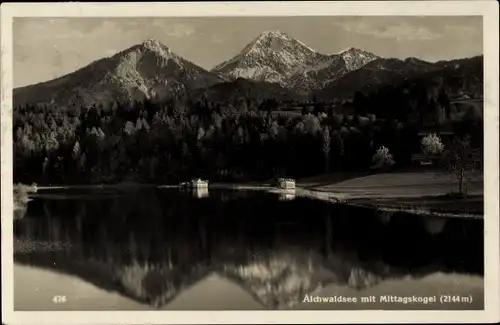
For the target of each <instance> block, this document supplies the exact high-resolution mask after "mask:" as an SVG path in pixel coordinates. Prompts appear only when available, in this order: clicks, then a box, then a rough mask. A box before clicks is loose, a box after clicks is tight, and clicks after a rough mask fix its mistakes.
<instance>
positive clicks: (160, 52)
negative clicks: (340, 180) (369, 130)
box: [13, 31, 482, 106]
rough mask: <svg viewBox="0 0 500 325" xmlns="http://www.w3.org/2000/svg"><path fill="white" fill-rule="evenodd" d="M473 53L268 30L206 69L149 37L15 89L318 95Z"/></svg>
mask: <svg viewBox="0 0 500 325" xmlns="http://www.w3.org/2000/svg"><path fill="white" fill-rule="evenodd" d="M478 57H482V55H481V56H478ZM472 59H473V58H462V59H455V60H449V61H446V60H440V61H437V62H434V63H433V62H428V61H425V60H422V59H419V58H416V57H408V58H405V59H396V58H381V57H378V56H376V55H375V54H373V53H371V52H368V51H365V50H362V49H358V48H354V47H349V48H347V49H344V50H343V51H340V52H338V53H336V54H322V53H319V52H317V51H315V50H313V49H312V48H311V47H309V46H308V45H306V44H304V43H302V42H301V41H299V40H296V39H294V38H292V37H291V36H289V35H288V34H286V33H282V32H280V31H267V32H263V33H261V34H260V35H259V36H258V37H256V38H255V39H253V40H252V41H251V42H250V43H248V44H247V45H246V46H245V47H244V48H243V49H242V50H241V51H240V52H239V54H238V55H236V56H235V57H233V58H231V59H229V60H226V61H224V62H222V63H220V64H218V65H216V67H214V68H213V69H211V70H206V69H204V68H202V67H200V66H198V65H196V64H195V63H193V62H191V61H189V60H186V59H184V58H183V57H181V56H179V55H178V54H176V53H175V52H173V51H172V50H171V49H170V48H169V47H168V46H166V45H164V44H162V43H161V42H159V41H157V40H154V39H148V40H145V41H143V42H142V43H140V44H136V45H134V46H131V47H129V48H127V49H124V50H122V51H120V52H118V53H116V54H114V55H112V56H110V57H105V58H102V59H99V60H95V61H93V62H91V63H89V64H88V65H86V66H84V67H82V68H80V69H78V70H76V71H74V72H71V73H68V74H66V75H63V76H61V77H58V78H55V79H52V80H49V81H45V82H40V83H37V84H32V85H28V86H23V87H18V88H15V89H14V90H13V97H14V104H15V105H25V104H38V103H45V104H55V105H58V106H77V105H87V106H90V105H93V104H100V103H109V102H113V101H133V100H144V99H150V100H155V99H156V100H164V99H166V98H186V97H188V96H190V94H191V93H193V92H194V93H198V94H199V93H200V92H201V91H202V90H203V89H204V90H206V91H208V92H209V93H211V96H210V97H213V98H218V99H221V98H224V96H226V97H232V96H249V95H252V96H255V95H256V94H262V96H263V97H264V99H265V98H275V97H277V98H287V99H289V98H304V96H310V95H313V96H314V97H316V98H318V99H322V100H328V99H329V98H330V97H332V96H333V95H335V96H337V97H350V96H352V94H353V93H354V92H355V91H357V90H363V89H364V90H369V89H373V88H376V87H379V86H381V85H384V84H391V83H392V84H394V83H400V82H403V81H404V80H407V79H408V78H413V77H415V76H418V75H420V74H425V73H428V72H431V71H438V70H440V69H462V67H464V66H465V67H467V62H469V61H470V60H472ZM478 68H479V67H476V68H475V69H476V70H477V69H478ZM238 69H239V70H238ZM474 71H475V70H474ZM242 75H243V77H242ZM241 79H245V80H248V82H244V81H242V80H241ZM370 87H371V88H370ZM294 93H296V95H297V96H296V95H295V94H294ZM332 94H333V95H332Z"/></svg>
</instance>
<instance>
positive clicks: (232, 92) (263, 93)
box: [191, 78, 305, 102]
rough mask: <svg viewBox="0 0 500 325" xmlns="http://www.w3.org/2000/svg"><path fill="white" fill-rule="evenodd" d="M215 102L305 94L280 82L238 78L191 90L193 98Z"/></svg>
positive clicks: (286, 98) (281, 98)
mask: <svg viewBox="0 0 500 325" xmlns="http://www.w3.org/2000/svg"><path fill="white" fill-rule="evenodd" d="M203 94H204V95H205V96H206V98H207V99H208V100H210V101H213V102H224V101H230V100H234V99H238V98H245V99H250V100H255V101H259V100H266V99H276V100H279V101H290V100H303V99H305V96H302V95H300V94H298V93H297V92H295V91H293V90H291V89H288V88H284V87H282V86H281V85H279V84H278V83H270V82H265V81H253V80H248V79H244V78H238V79H236V80H234V81H227V82H222V83H218V84H216V85H213V86H211V87H209V88H208V89H196V90H194V91H192V92H191V97H192V98H193V99H195V100H196V99H199V98H201V96H202V95H203Z"/></svg>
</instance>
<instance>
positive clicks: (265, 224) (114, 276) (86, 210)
mask: <svg viewBox="0 0 500 325" xmlns="http://www.w3.org/2000/svg"><path fill="white" fill-rule="evenodd" d="M200 198H203V199H200ZM14 229H15V247H14V249H15V254H14V258H15V263H16V264H17V265H26V266H32V267H37V268H43V269H46V270H51V271H53V272H58V273H64V274H68V275H72V276H76V277H79V278H81V279H83V280H84V281H86V282H88V283H92V284H93V285H95V286H96V287H98V288H101V289H103V290H107V291H112V292H117V293H119V294H120V295H122V296H124V297H128V298H130V299H132V300H134V301H137V302H142V303H146V304H149V305H150V306H152V307H156V308H164V307H165V306H168V304H169V303H172V301H174V300H175V299H176V297H178V296H179V294H181V293H182V292H184V291H186V290H188V288H189V287H191V286H192V285H193V284H195V283H198V282H199V281H200V280H202V279H203V278H206V276H208V275H210V274H214V273H215V274H218V276H221V277H223V278H225V279H227V280H228V281H231V282H232V283H234V284H236V285H238V286H239V287H241V288H243V289H244V290H245V291H246V292H247V293H249V294H250V295H251V296H252V297H254V299H255V300H256V301H258V302H259V303H260V304H262V306H263V307H264V308H270V309H287V308H298V306H299V305H300V303H301V302H302V300H303V298H304V296H305V295H306V294H314V293H317V292H319V291H321V290H322V288H325V287H328V286H331V285H335V286H343V287H348V288H351V289H352V290H355V291H356V290H357V291H359V290H363V289H366V288H370V287H373V286H375V285H377V284H379V283H381V282H384V281H389V280H391V281H392V280H395V279H396V280H397V279H402V278H407V277H408V276H411V277H412V278H421V277H425V276H427V275H429V274H435V273H443V274H444V273H453V274H459V273H463V274H472V275H478V276H480V277H482V274H483V221H482V220H478V219H476V220H465V219H458V218H456V219H439V218H430V217H425V216H410V215H404V214H401V213H392V214H390V215H382V216H381V215H380V214H377V213H375V212H374V211H371V210H368V209H362V208H354V207H349V206H343V205H335V204H331V203H326V202H322V201H315V200H309V199H304V198H300V197H293V200H290V198H289V197H288V198H283V197H281V196H279V195H271V194H266V193H261V192H250V191H248V192H245V191H212V190H211V191H210V195H208V191H204V190H203V191H201V192H200V191H198V192H191V193H189V192H180V191H177V190H166V189H163V190H160V189H141V190H128V191H125V192H118V191H116V192H110V191H106V192H104V191H89V190H87V191H76V190H65V191H60V192H56V191H55V190H51V191H47V192H44V191H41V192H39V193H38V194H36V195H35V196H34V197H33V200H32V201H30V202H29V204H28V209H27V213H26V215H25V216H24V217H23V218H22V219H18V220H16V221H15V224H14ZM17 280H19V282H21V281H22V279H17V278H16V282H17ZM436 294H437V293H436ZM214 295H216V293H215V292H214ZM174 304H175V301H174Z"/></svg>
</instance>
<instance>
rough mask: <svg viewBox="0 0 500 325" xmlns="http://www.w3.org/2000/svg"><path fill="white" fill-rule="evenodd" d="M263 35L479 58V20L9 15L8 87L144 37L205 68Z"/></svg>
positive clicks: (402, 53) (395, 53) (393, 53)
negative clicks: (11, 82) (10, 76)
mask: <svg viewBox="0 0 500 325" xmlns="http://www.w3.org/2000/svg"><path fill="white" fill-rule="evenodd" d="M268 30H280V31H282V32H285V33H287V34H289V35H290V36H292V37H294V38H296V39H298V40H300V41H302V42H303V43H305V44H307V45H308V46H310V47H311V48H313V49H315V50H316V51H318V52H321V53H325V54H330V53H337V52H339V51H341V50H343V49H345V48H348V47H351V46H352V47H356V48H360V49H363V50H366V51H370V52H373V53H375V54H377V55H379V56H382V57H394V58H406V57H410V56H413V57H417V58H421V59H423V60H427V61H437V60H447V59H454V58H464V57H470V56H474V55H480V54H482V53H483V32H482V17H481V16H477V17H473V16H470V17H466V16H462V17H459V16H454V17H453V16H447V17H438V16H434V17H430V16H428V17H417V16H411V17H403V16H399V17H398V16H387V17H368V16H355V17H354V16H329V17H237V18H233V17H213V18H212V17H210V18H208V17H199V18H185V17H176V18H171V17H168V18H15V19H14V23H13V38H14V40H13V45H14V87H19V86H25V85H29V84H34V83H38V82H42V81H47V80H50V79H54V78H57V77H60V76H62V75H65V74H67V73H71V72H73V71H75V70H77V69H79V68H81V67H83V66H85V65H87V64H89V63H91V62H92V61H95V60H98V59H101V58H103V57H106V56H111V55H113V54H114V53H116V52H119V51H121V50H124V49H126V48H128V47H131V46H133V45H136V44H139V43H141V42H142V41H144V40H146V39H156V40H158V41H160V42H161V43H163V44H165V45H166V46H168V47H170V49H171V50H172V51H173V52H174V53H177V54H178V55H180V56H182V57H184V58H185V59H187V60H190V61H192V62H193V63H195V64H197V65H199V66H201V67H203V68H206V69H211V68H213V67H214V66H215V65H217V64H218V63H221V62H222V61H225V60H227V59H230V58H231V57H233V56H234V55H236V54H237V53H238V52H239V51H241V50H242V49H243V47H244V46H245V45H246V44H248V43H249V42H250V41H252V40H253V39H254V38H255V37H257V36H258V35H259V34H260V33H262V32H263V31H268Z"/></svg>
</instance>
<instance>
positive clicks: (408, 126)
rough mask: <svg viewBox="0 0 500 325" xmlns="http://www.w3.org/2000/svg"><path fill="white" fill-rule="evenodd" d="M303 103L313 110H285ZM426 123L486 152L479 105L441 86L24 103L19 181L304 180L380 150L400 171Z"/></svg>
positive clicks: (367, 159)
mask: <svg viewBox="0 0 500 325" xmlns="http://www.w3.org/2000/svg"><path fill="white" fill-rule="evenodd" d="M306 104H307V105H309V106H307V107H312V109H309V110H306V109H304V110H302V113H301V114H295V115H293V114H287V110H288V109H290V108H291V107H297V105H302V106H304V107H306V106H305V105H306ZM345 108H348V109H347V110H346V109H345ZM277 110H282V111H281V112H280V111H277ZM457 116H459V118H457ZM426 129H432V130H436V131H437V132H439V131H440V130H444V129H446V130H451V131H452V132H453V133H454V134H455V135H456V136H457V137H462V136H465V135H468V136H470V137H471V139H472V143H473V145H474V146H475V147H477V148H482V141H483V123H482V111H481V110H480V109H479V108H478V107H476V106H474V105H472V106H466V108H465V109H464V108H463V107H462V108H460V109H458V108H457V107H456V106H455V105H454V104H453V103H452V98H451V95H450V93H449V92H447V91H446V89H445V88H444V87H441V88H439V89H431V90H429V89H428V88H425V87H424V88H422V87H414V88H405V89H401V88H387V87H386V88H383V89H381V90H380V91H378V92H376V93H371V94H370V95H366V96H365V95H363V94H362V93H360V92H356V93H355V94H354V95H353V97H352V100H350V101H348V102H345V101H344V104H343V105H341V107H338V106H335V105H331V103H326V102H319V101H317V102H315V103H297V102H291V101H290V102H281V101H279V100H276V99H272V98H271V99H269V98H268V99H253V98H252V99H250V98H245V97H241V96H240V97H237V98H234V99H230V100H226V101H213V100H210V99H208V98H207V96H201V98H197V99H189V98H188V99H166V100H163V101H158V100H156V101H155V100H144V101H133V102H118V101H116V102H113V103H110V104H100V105H93V106H90V107H57V106H51V105H45V104H38V105H30V104H26V105H22V106H16V107H15V108H14V111H13V132H14V135H13V140H14V141H13V142H14V143H13V146H14V182H22V183H33V182H35V183H38V184H51V185H63V184H109V183H120V182H135V183H158V184H159V183H161V184H167V183H172V182H178V181H181V180H186V179H189V178H193V177H202V178H207V179H210V180H211V181H233V182H237V181H262V180H269V179H271V178H273V177H277V176H287V177H296V178H300V177H306V176H311V175H317V174H321V173H325V172H334V171H339V172H342V171H363V170H370V166H371V164H372V156H373V155H374V153H375V152H376V151H377V149H379V148H380V147H381V146H385V147H386V148H388V149H389V151H390V153H391V154H392V156H393V157H394V161H395V162H396V165H395V168H403V167H405V166H409V165H411V162H412V154H415V153H418V152H419V150H420V149H419V146H420V138H419V132H421V131H423V130H426Z"/></svg>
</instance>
